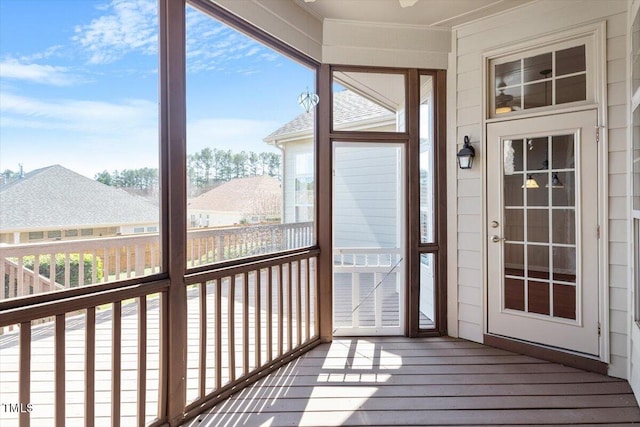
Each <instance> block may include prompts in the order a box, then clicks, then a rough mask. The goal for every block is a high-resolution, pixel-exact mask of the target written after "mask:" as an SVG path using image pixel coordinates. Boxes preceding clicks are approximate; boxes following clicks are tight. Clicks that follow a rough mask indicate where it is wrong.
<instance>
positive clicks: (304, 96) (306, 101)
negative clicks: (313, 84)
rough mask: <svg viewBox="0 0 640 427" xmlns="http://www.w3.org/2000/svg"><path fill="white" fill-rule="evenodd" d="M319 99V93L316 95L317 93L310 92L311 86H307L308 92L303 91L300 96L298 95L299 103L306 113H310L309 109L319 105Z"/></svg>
mask: <svg viewBox="0 0 640 427" xmlns="http://www.w3.org/2000/svg"><path fill="white" fill-rule="evenodd" d="M319 101H320V97H318V95H316V94H315V93H311V92H309V88H307V91H306V92H302V93H301V94H300V96H298V104H300V106H301V107H302V109H303V110H304V111H305V112H306V113H308V112H309V111H311V109H313V107H315V106H316V105H318V102H319Z"/></svg>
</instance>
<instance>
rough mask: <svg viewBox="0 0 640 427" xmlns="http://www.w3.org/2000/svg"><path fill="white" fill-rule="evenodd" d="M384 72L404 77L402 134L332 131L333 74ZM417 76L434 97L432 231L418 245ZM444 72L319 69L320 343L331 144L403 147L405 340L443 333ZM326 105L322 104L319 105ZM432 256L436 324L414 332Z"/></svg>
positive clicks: (329, 241) (327, 287) (328, 268)
mask: <svg viewBox="0 0 640 427" xmlns="http://www.w3.org/2000/svg"><path fill="white" fill-rule="evenodd" d="M335 71H339V72H359V73H367V72H368V73H389V74H402V75H404V76H405V100H406V126H405V131H404V132H366V131H345V130H340V131H338V130H334V129H333V117H332V105H333V90H332V85H333V73H334V72H335ZM420 76H431V77H432V78H433V93H434V98H433V99H434V109H433V114H434V147H435V156H434V164H435V174H434V207H435V211H434V226H435V234H434V237H435V241H434V242H433V243H421V241H420V234H419V230H420V215H419V210H420V165H419V153H420V135H419V134H420V127H419V124H420V117H419V110H420V92H419V90H420ZM445 82H446V71H444V70H419V69H415V68H390V67H361V66H345V65H329V64H322V65H321V66H320V70H319V72H318V94H319V96H320V103H319V104H318V107H317V109H318V124H319V125H318V139H317V141H318V143H317V146H318V150H317V163H316V167H317V171H318V172H317V176H318V181H317V182H318V184H317V191H318V195H317V199H316V200H317V208H316V209H317V218H318V221H317V227H318V230H320V231H321V232H320V233H318V245H319V247H320V256H319V260H318V275H319V278H318V282H319V293H320V295H319V303H320V336H321V338H322V340H323V341H325V342H327V341H331V340H332V337H333V333H332V331H333V318H332V314H333V289H332V288H333V261H332V250H333V224H332V211H333V206H332V203H333V201H332V199H333V194H332V184H333V176H332V170H333V164H332V162H333V159H332V146H333V142H334V141H341V142H342V141H344V142H365V141H366V142H370V143H381V144H383V143H388V142H394V143H403V144H405V148H406V149H405V156H406V157H405V165H406V167H407V168H408V170H407V173H406V174H405V175H406V178H405V180H406V182H405V186H406V191H407V194H406V199H407V204H408V206H407V211H406V217H405V221H406V224H407V227H406V231H405V232H406V235H405V242H406V247H405V251H406V254H407V258H408V259H407V261H408V262H407V267H406V268H407V270H406V272H407V278H408V287H407V297H406V302H405V304H406V310H405V313H406V319H405V323H406V328H405V330H406V333H405V334H406V336H409V337H427V336H441V335H446V333H447V324H446V322H447V284H446V279H447V274H446V268H447V259H446V251H447V245H446V239H447V235H446V230H447V223H446V221H447V215H446V118H445V112H446V98H445V93H446V83H445ZM324 100H326V101H325V102H323V101H324ZM423 253H433V254H434V255H435V258H436V272H435V295H434V298H435V301H434V303H435V308H436V316H435V317H436V319H435V321H436V325H435V327H434V328H433V329H420V327H419V304H420V255H421V254H423Z"/></svg>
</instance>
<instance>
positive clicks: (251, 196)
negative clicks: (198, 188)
mask: <svg viewBox="0 0 640 427" xmlns="http://www.w3.org/2000/svg"><path fill="white" fill-rule="evenodd" d="M281 208H282V189H281V186H280V181H279V180H278V179H277V178H274V177H272V176H266V175H263V176H250V177H246V178H236V179H232V180H231V181H229V182H226V183H224V184H222V185H219V186H218V187H216V188H214V189H213V190H209V191H207V192H206V193H203V194H201V195H199V196H198V197H195V198H193V199H190V200H189V201H188V205H187V209H188V213H189V224H188V225H189V226H190V227H192V228H197V227H219V226H225V225H234V224H240V223H258V222H274V221H277V222H280V218H281Z"/></svg>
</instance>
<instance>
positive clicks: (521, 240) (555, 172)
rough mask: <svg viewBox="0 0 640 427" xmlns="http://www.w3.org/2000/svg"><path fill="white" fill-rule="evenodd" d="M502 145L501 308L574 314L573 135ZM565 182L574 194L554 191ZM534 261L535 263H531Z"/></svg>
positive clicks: (566, 316)
mask: <svg viewBox="0 0 640 427" xmlns="http://www.w3.org/2000/svg"><path fill="white" fill-rule="evenodd" d="M569 141H570V143H569ZM536 145H537V147H536ZM556 145H558V146H560V149H558V148H556ZM540 146H542V147H543V148H542V150H541V149H540V148H539V147H540ZM563 146H564V147H563ZM536 148H538V149H537V150H536ZM562 148H564V149H562ZM503 150H504V173H505V184H504V200H505V203H504V206H505V207H504V218H503V223H504V224H505V240H506V241H505V245H504V256H505V271H504V273H505V275H504V278H505V282H504V295H503V301H504V308H505V309H513V310H518V311H523V312H527V313H535V314H539V315H547V316H551V317H555V318H563V319H570V320H575V319H577V313H576V296H577V289H576V260H577V259H578V258H577V257H576V255H577V245H576V235H577V228H576V226H577V224H576V222H577V221H576V203H575V193H576V192H575V184H574V183H575V179H569V178H570V177H571V178H573V176H574V174H575V162H574V161H573V158H574V156H575V154H574V153H575V151H576V150H575V146H574V138H573V135H565V136H549V137H545V138H535V139H531V138H524V139H518V140H505V141H504V146H503ZM530 153H531V154H530ZM554 155H555V156H556V158H554ZM563 156H564V159H563ZM540 159H544V160H542V162H540ZM538 165H540V167H536V166H538ZM555 166H561V167H555ZM567 166H573V167H567ZM510 177H511V178H510ZM560 177H562V178H560ZM514 184H515V185H514ZM565 186H566V187H567V190H568V191H567V190H564V192H565V193H572V196H573V197H571V196H567V198H566V199H564V198H562V197H558V196H557V195H556V193H557V192H559V191H563V189H564V188H565ZM540 191H546V194H544V193H539V192H540ZM518 193H520V194H518ZM541 194H542V196H541ZM571 199H573V200H571ZM538 231H541V232H538ZM559 231H560V232H564V234H565V235H564V236H563V235H562V234H560V233H559ZM563 240H565V242H562V241H563ZM567 262H568V264H567V265H561V264H563V263H567ZM534 263H535V264H537V268H531V264H534ZM567 266H568V267H569V268H568V269H567ZM560 267H564V268H560Z"/></svg>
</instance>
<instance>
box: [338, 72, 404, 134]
mask: <svg viewBox="0 0 640 427" xmlns="http://www.w3.org/2000/svg"><path fill="white" fill-rule="evenodd" d="M332 78H333V93H332V97H333V104H332V106H331V117H332V122H331V125H332V130H334V131H363V132H406V130H407V129H406V114H407V107H406V89H405V75H404V74H394V73H382V72H357V71H333V75H332Z"/></svg>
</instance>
